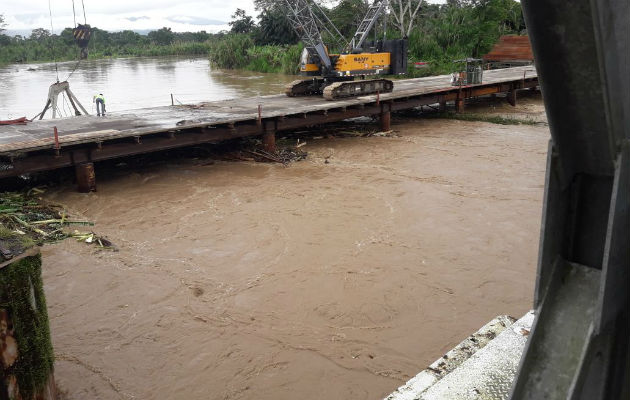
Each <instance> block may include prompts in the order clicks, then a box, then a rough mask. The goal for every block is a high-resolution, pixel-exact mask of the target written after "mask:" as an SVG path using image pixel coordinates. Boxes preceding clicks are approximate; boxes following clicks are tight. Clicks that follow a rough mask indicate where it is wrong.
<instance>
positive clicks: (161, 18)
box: [0, 0, 444, 33]
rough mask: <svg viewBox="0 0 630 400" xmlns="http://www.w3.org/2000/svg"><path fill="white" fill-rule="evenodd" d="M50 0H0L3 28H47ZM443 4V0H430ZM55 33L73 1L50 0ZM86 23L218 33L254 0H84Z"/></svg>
mask: <svg viewBox="0 0 630 400" xmlns="http://www.w3.org/2000/svg"><path fill="white" fill-rule="evenodd" d="M48 2H49V0H0V14H4V16H5V20H6V21H5V22H6V23H7V27H6V29H8V30H10V31H16V30H17V31H30V30H32V29H35V28H45V29H48V30H50V16H49V12H48ZM429 2H430V3H443V2H444V0H429ZM74 3H75V9H76V14H77V23H83V9H82V6H81V0H74ZM50 4H51V8H52V16H53V27H54V31H55V33H59V32H61V31H62V30H63V28H66V27H74V18H73V13H72V0H50ZM84 4H85V12H86V16H87V23H88V24H90V25H92V26H96V27H98V28H100V29H105V30H110V31H118V30H123V29H131V30H147V29H159V28H161V27H163V26H168V27H170V28H171V29H172V30H174V31H176V32H186V31H190V32H197V31H201V30H205V31H207V32H218V31H220V30H223V29H229V26H228V25H227V23H228V22H229V21H230V20H231V15H232V14H233V13H234V11H235V10H236V9H237V8H242V9H244V10H245V11H247V14H249V15H252V16H255V15H256V14H257V13H256V12H255V10H254V2H253V0H196V1H195V0H84Z"/></svg>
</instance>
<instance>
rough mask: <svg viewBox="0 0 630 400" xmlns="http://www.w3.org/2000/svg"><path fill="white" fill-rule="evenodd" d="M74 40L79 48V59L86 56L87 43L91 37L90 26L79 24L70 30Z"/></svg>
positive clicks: (83, 58)
mask: <svg viewBox="0 0 630 400" xmlns="http://www.w3.org/2000/svg"><path fill="white" fill-rule="evenodd" d="M72 35H73V36H74V40H75V41H76V42H77V45H78V46H79V49H81V55H80V59H81V60H86V59H87V58H88V48H87V47H88V44H89V43H90V39H91V38H92V28H91V27H90V25H87V24H79V25H77V26H76V27H75V28H74V29H73V30H72Z"/></svg>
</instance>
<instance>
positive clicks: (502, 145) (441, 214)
mask: <svg viewBox="0 0 630 400" xmlns="http://www.w3.org/2000/svg"><path fill="white" fill-rule="evenodd" d="M484 107H485V109H486V111H489V112H495V113H513V112H515V111H516V112H518V113H520V114H519V115H531V116H534V117H541V116H543V117H544V110H543V107H542V103H541V101H540V100H539V99H526V100H525V101H523V102H521V104H520V105H519V108H517V109H516V110H512V109H510V108H509V106H505V105H503V104H501V103H498V105H493V106H484ZM393 128H394V129H395V136H393V137H369V138H361V137H357V138H322V139H319V140H315V139H307V145H306V146H305V147H304V148H303V149H305V150H307V151H308V152H309V157H308V158H307V159H306V160H305V161H302V162H298V163H293V164H291V165H290V166H289V167H283V166H282V165H279V164H262V163H253V162H215V163H209V162H206V161H205V160H203V159H185V158H184V159H178V160H176V161H164V162H161V163H153V164H150V165H146V166H143V167H135V168H125V167H124V166H123V167H121V168H118V169H115V168H112V169H107V170H98V168H97V174H98V177H97V179H98V184H99V187H98V189H99V191H98V192H97V193H92V194H89V195H84V194H79V193H76V192H75V189H74V187H73V186H72V185H70V184H68V185H61V186H58V187H56V188H54V189H51V190H49V192H48V193H47V198H48V200H51V201H55V202H59V203H62V204H64V205H66V206H67V207H68V208H69V209H70V210H71V211H72V213H73V214H74V215H77V216H82V217H84V218H87V219H90V220H93V221H95V223H96V225H95V226H94V228H93V229H94V230H95V231H96V232H98V233H99V234H103V235H106V236H107V237H108V238H109V239H111V240H112V241H113V242H114V243H116V244H117V245H118V247H119V249H120V251H119V252H108V251H96V250H95V249H94V248H93V247H89V246H87V245H86V244H84V243H78V242H75V241H73V240H66V241H64V242H62V243H59V244H55V245H48V246H46V247H44V249H43V255H44V282H45V288H46V294H47V300H48V307H49V315H50V319H51V330H52V336H53V342H54V348H55V354H56V379H57V383H58V385H59V387H60V389H61V392H62V394H63V396H64V397H63V398H65V399H158V398H163V399H289V398H292V399H293V398H301V399H380V398H382V397H384V396H385V395H387V394H388V393H390V392H392V391H393V390H395V389H396V388H397V387H398V386H399V385H401V384H403V383H404V382H405V381H406V380H407V379H409V378H410V377H412V376H414V375H415V374H416V373H418V372H419V371H420V370H421V369H423V368H425V367H426V366H427V365H428V364H429V363H431V362H432V361H433V360H435V359H436V358H438V357H440V356H441V355H442V354H443V353H444V352H446V351H447V350H449V349H450V348H451V347H452V346H454V345H455V344H457V343H458V342H459V341H461V340H462V339H464V338H465V337H466V336H468V335H469V334H470V333H472V332H474V331H475V330H477V329H478V328H479V327H481V326H482V325H483V324H485V323H486V322H487V321H489V320H490V319H492V318H493V317H495V316H497V315H500V314H508V315H512V316H514V317H520V316H521V315H523V314H524V313H525V312H526V311H528V310H529V309H530V308H531V306H532V295H533V290H534V279H535V269H536V258H537V247H538V237H539V228H540V220H541V208H542V195H543V185H544V169H545V158H546V150H547V141H548V139H549V131H548V127H547V126H545V125H496V124H491V123H487V122H465V121H456V120H438V119H422V118H412V117H402V116H398V117H395V118H394V119H393Z"/></svg>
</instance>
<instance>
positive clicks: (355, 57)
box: [285, 0, 407, 100]
mask: <svg viewBox="0 0 630 400" xmlns="http://www.w3.org/2000/svg"><path fill="white" fill-rule="evenodd" d="M285 4H286V5H287V8H288V15H287V16H288V19H289V21H290V22H291V25H292V26H293V29H294V30H295V31H296V32H297V34H298V36H300V38H301V40H302V42H304V44H305V48H304V51H303V53H302V57H301V59H300V75H303V76H310V77H312V78H311V79H306V80H296V81H293V82H291V83H290V84H289V85H287V86H286V90H285V92H286V94H287V96H290V97H294V96H307V95H315V94H322V95H323V96H324V98H325V99H327V100H334V99H339V98H345V97H354V96H362V95H367V94H374V93H388V92H391V91H392V90H393V89H394V83H393V82H392V81H391V80H388V79H365V77H366V76H371V75H398V74H404V73H406V72H407V39H395V40H374V41H372V42H368V41H366V39H367V37H368V35H369V33H370V32H371V31H372V30H373V29H374V27H375V25H376V23H377V21H378V19H379V17H381V16H382V15H383V14H384V13H385V10H386V9H387V6H388V4H389V2H388V1H387V0H376V1H374V3H373V4H372V5H371V6H370V8H369V9H368V11H367V13H366V15H365V17H364V18H363V20H362V21H361V23H360V24H359V27H358V29H357V31H356V33H355V34H354V35H353V36H352V39H351V40H350V41H349V42H348V41H346V40H345V39H344V38H343V36H342V35H341V34H340V33H339V30H338V29H337V28H336V27H335V25H334V24H333V23H332V21H330V19H328V17H327V16H326V14H325V13H324V12H323V10H321V8H320V7H319V6H318V5H317V4H316V3H315V2H313V1H312V0H285ZM322 30H324V31H326V32H327V33H328V34H329V35H330V37H331V40H332V41H333V42H335V43H336V44H337V46H340V48H341V51H340V53H339V54H331V53H329V52H328V47H327V46H326V45H325V44H324V41H323V39H322V34H321V31H322ZM355 77H360V78H362V79H360V80H356V81H355V80H354V79H355Z"/></svg>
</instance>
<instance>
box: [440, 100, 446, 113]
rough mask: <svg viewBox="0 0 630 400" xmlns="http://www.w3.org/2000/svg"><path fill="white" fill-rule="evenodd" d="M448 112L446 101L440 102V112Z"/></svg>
mask: <svg viewBox="0 0 630 400" xmlns="http://www.w3.org/2000/svg"><path fill="white" fill-rule="evenodd" d="M445 111H446V101H440V112H445Z"/></svg>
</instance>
